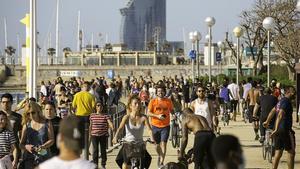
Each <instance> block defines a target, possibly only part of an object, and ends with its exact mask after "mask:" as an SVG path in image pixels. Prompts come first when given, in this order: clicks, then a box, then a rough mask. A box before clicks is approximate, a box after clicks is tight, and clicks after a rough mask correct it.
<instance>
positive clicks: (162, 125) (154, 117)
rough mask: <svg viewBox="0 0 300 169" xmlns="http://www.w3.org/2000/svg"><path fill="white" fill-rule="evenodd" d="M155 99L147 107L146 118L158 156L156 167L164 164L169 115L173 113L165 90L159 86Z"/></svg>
mask: <svg viewBox="0 0 300 169" xmlns="http://www.w3.org/2000/svg"><path fill="white" fill-rule="evenodd" d="M156 95H157V98H155V99H152V100H151V101H150V103H149V105H148V113H147V114H148V116H149V117H151V125H152V130H153V136H154V140H155V142H156V152H157V154H158V167H161V166H162V165H163V163H164V160H165V156H166V151H167V142H168V137H169V133H170V113H171V112H173V104H172V101H171V100H170V99H169V98H166V97H165V95H166V88H165V87H164V86H163V85H159V86H158V87H157V90H156Z"/></svg>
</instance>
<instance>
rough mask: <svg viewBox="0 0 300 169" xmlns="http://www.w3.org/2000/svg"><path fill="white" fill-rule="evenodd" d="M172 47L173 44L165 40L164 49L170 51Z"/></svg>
mask: <svg viewBox="0 0 300 169" xmlns="http://www.w3.org/2000/svg"><path fill="white" fill-rule="evenodd" d="M170 48H171V44H170V43H169V42H168V41H165V42H164V43H163V45H162V49H163V51H169V49H170Z"/></svg>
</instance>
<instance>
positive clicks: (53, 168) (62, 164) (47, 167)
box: [39, 156, 96, 169]
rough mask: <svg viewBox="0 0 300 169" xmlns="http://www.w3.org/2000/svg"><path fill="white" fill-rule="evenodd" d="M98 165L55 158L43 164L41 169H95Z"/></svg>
mask: <svg viewBox="0 0 300 169" xmlns="http://www.w3.org/2000/svg"><path fill="white" fill-rule="evenodd" d="M95 168H96V165H95V164H93V163H91V162H89V161H86V160H84V159H81V158H78V159H76V160H72V161H64V160H62V159H60V158H59V157H57V156H55V157H52V158H51V159H49V160H47V161H45V162H43V163H41V164H40V165H39V169H95Z"/></svg>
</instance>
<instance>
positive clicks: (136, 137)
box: [112, 95, 154, 169]
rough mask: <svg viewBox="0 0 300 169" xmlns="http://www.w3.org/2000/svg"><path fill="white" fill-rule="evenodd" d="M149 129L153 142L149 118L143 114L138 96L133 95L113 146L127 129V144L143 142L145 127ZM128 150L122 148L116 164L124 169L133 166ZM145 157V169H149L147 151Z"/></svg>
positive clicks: (125, 138)
mask: <svg viewBox="0 0 300 169" xmlns="http://www.w3.org/2000/svg"><path fill="white" fill-rule="evenodd" d="M145 126H146V127H147V128H148V132H149V136H150V139H151V141H153V140H154V139H153V134H152V129H151V126H150V123H149V120H148V118H147V116H145V115H144V114H142V104H141V100H140V98H139V97H138V95H132V96H131V97H130V98H129V100H128V103H127V114H126V115H125V116H124V117H123V119H122V121H121V124H120V126H119V128H118V129H117V131H116V134H115V136H114V138H113V140H112V142H113V144H116V143H117V139H118V135H119V134H120V132H121V131H122V130H123V128H125V131H126V134H125V137H124V140H125V142H126V143H131V142H142V141H143V135H144V127H145ZM126 151H127V150H126V149H125V148H124V145H123V146H122V148H121V150H120V151H119V153H118V155H117V158H116V162H117V164H118V165H119V167H120V168H122V169H128V168H129V166H130V165H131V163H130V161H131V159H130V157H128V156H127V152H126ZM144 153H145V155H144V156H143V157H144V158H143V157H141V160H142V165H143V168H149V166H150V164H151V156H150V154H149V153H148V152H147V150H145V152H144Z"/></svg>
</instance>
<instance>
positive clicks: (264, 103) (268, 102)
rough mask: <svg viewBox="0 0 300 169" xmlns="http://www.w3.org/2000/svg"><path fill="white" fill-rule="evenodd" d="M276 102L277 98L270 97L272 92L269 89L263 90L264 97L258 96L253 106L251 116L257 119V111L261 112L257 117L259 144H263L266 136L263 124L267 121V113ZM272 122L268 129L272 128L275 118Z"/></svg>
mask: <svg viewBox="0 0 300 169" xmlns="http://www.w3.org/2000/svg"><path fill="white" fill-rule="evenodd" d="M277 102H278V100H277V98H276V97H275V96H273V95H272V90H271V89H270V88H266V89H265V90H264V95H262V96H260V97H259V99H258V100H257V102H256V104H255V107H254V112H253V116H254V117H258V115H257V111H258V109H260V112H261V113H260V116H259V117H258V118H259V123H260V125H259V129H260V136H261V137H260V140H259V142H260V143H263V142H264V139H265V134H266V128H264V127H263V122H265V121H266V120H267V117H268V115H269V113H270V112H271V110H272V109H273V108H274V107H275V106H276V104H277ZM272 121H273V122H272V126H271V127H270V126H269V128H273V126H274V125H273V124H274V122H275V118H273V120H272Z"/></svg>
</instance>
